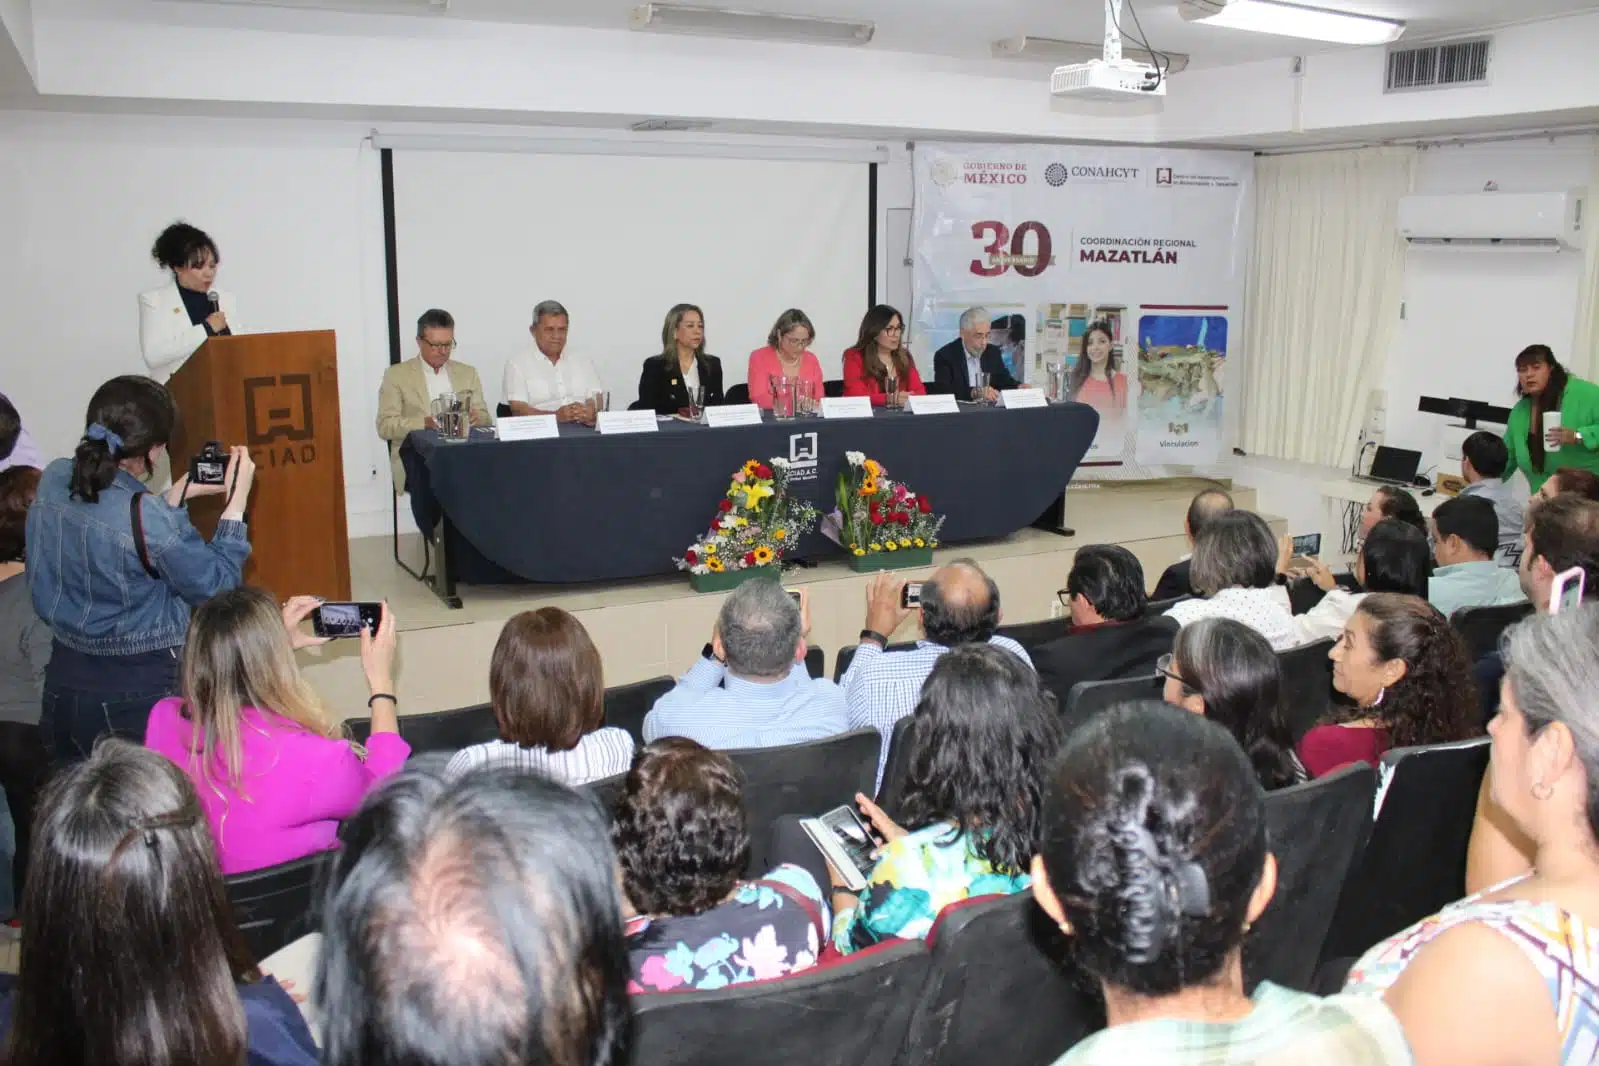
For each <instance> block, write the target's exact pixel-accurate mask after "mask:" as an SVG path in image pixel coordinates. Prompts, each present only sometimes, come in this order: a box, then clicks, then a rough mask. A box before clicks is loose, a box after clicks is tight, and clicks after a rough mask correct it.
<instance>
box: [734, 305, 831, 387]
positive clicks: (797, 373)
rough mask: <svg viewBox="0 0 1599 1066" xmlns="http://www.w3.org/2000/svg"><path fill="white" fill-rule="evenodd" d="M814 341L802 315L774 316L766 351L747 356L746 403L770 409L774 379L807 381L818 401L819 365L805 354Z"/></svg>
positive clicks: (795, 310) (793, 312)
mask: <svg viewBox="0 0 1599 1066" xmlns="http://www.w3.org/2000/svg"><path fill="white" fill-rule="evenodd" d="M815 339H816V327H815V326H812V325H811V320H810V319H809V318H808V317H807V316H806V314H805V312H804V311H801V310H800V309H799V308H797V307H791V308H789V309H788V310H787V311H784V312H783V313H782V314H781V315H778V316H777V323H776V324H775V325H774V326H772V332H770V333H768V334H767V335H766V347H764V348H757V349H755V350H754V351H753V352H751V353H750V367H749V375H748V377H746V378H745V380H746V381H748V382H749V387H750V403H752V404H754V405H755V406H757V407H759V408H761V409H762V410H764V411H770V410H771V409H772V379H773V378H774V377H782V378H798V379H799V380H800V381H809V382H810V383H811V386H812V387H813V388H814V389H815V390H816V399H817V400H818V401H820V400H821V398H822V364H821V363H819V362H818V361H817V359H816V356H814V355H812V354H811V352H810V351H809V349H810V346H811V341H813V340H815Z"/></svg>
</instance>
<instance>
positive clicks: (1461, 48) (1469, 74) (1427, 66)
mask: <svg viewBox="0 0 1599 1066" xmlns="http://www.w3.org/2000/svg"><path fill="white" fill-rule="evenodd" d="M1492 45H1493V38H1491V37H1479V38H1476V39H1475V40H1470V41H1449V42H1447V43H1445V44H1424V45H1421V46H1419V47H1416V48H1390V49H1389V50H1388V78H1387V82H1386V84H1384V86H1383V91H1384V92H1390V93H1393V92H1408V91H1410V90H1413V89H1450V88H1454V87H1456V86H1461V85H1486V84H1488V60H1489V58H1490V56H1491V54H1492V51H1493V48H1492Z"/></svg>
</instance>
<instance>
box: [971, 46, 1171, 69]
mask: <svg viewBox="0 0 1599 1066" xmlns="http://www.w3.org/2000/svg"><path fill="white" fill-rule="evenodd" d="M990 52H991V54H992V55H993V57H994V58H995V59H1036V60H1039V61H1040V62H1043V61H1044V60H1048V61H1050V62H1052V63H1087V62H1088V61H1089V60H1091V59H1103V58H1104V57H1105V56H1104V45H1099V44H1085V43H1083V42H1082V41H1058V40H1056V39H1055V38H1053V37H1007V38H1005V39H1004V40H1003V41H995V42H994V44H993V46H992V47H991V48H990ZM1122 55H1123V57H1125V58H1127V59H1131V60H1134V61H1135V62H1138V63H1148V64H1149V65H1150V66H1152V67H1153V66H1157V65H1159V64H1163V63H1164V64H1169V65H1167V66H1166V73H1167V74H1176V73H1178V72H1179V71H1182V70H1186V69H1187V68H1188V57H1187V56H1186V55H1184V54H1183V53H1181V52H1162V53H1160V56H1159V58H1158V59H1157V58H1156V57H1155V56H1153V55H1150V54H1149V53H1148V52H1147V51H1145V50H1144V49H1142V48H1128V47H1126V46H1125V45H1124V46H1123V47H1122Z"/></svg>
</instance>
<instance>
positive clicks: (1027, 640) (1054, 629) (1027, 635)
mask: <svg viewBox="0 0 1599 1066" xmlns="http://www.w3.org/2000/svg"><path fill="white" fill-rule="evenodd" d="M1071 625H1072V620H1071V619H1070V618H1046V619H1044V620H1043V621H1042V622H1018V623H1016V624H1015V625H1013V626H1000V627H999V629H997V630H995V633H996V634H997V635H999V636H1002V637H1009V638H1010V639H1012V640H1014V641H1015V642H1016V643H1018V644H1020V645H1021V646H1022V647H1024V648H1026V649H1027V650H1028V651H1029V652H1031V651H1032V650H1033V649H1034V648H1036V647H1038V646H1039V645H1040V644H1048V643H1049V642H1050V641H1052V640H1056V639H1058V638H1060V637H1064V636H1065V635H1066V631H1067V630H1068V629H1070V628H1071Z"/></svg>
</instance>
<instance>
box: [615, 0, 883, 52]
mask: <svg viewBox="0 0 1599 1066" xmlns="http://www.w3.org/2000/svg"><path fill="white" fill-rule="evenodd" d="M627 23H628V25H629V26H630V27H632V28H633V29H635V30H654V31H656V32H658V33H687V34H696V35H699V36H705V37H741V38H744V39H746V40H757V41H803V42H806V43H808V44H865V43H866V42H868V41H870V40H871V39H872V34H874V33H875V32H877V24H876V23H875V22H848V21H845V20H843V19H824V18H811V17H809V16H806V15H770V14H765V13H762V12H759V11H733V10H729V9H725V8H719V7H695V6H692V5H689V4H640V5H638V6H637V7H635V8H634V9H633V11H632V13H631V14H629V15H628V18H627Z"/></svg>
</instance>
